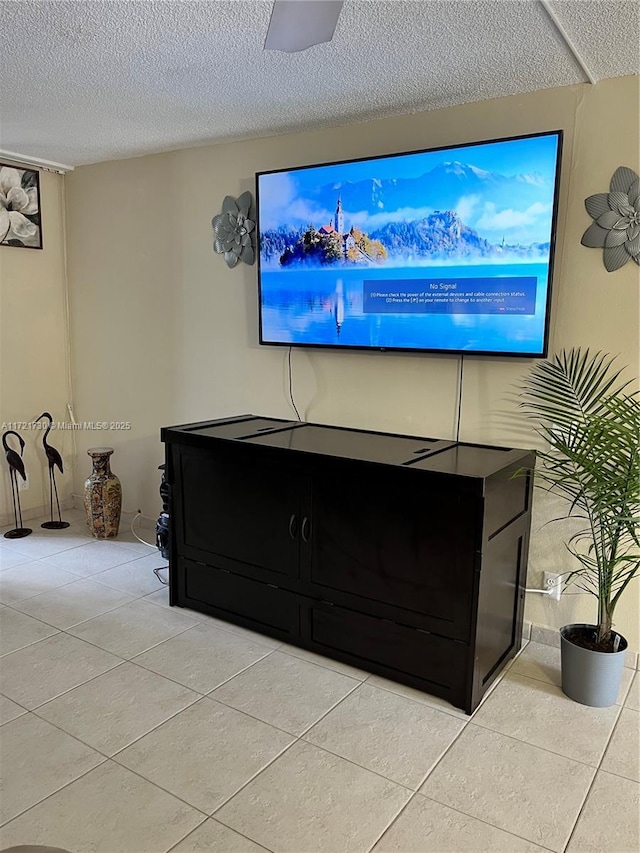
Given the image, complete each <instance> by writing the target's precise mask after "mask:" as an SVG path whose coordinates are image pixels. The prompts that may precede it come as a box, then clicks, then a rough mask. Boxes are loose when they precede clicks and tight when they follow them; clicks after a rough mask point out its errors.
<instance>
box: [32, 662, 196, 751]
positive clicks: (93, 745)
mask: <svg viewBox="0 0 640 853" xmlns="http://www.w3.org/2000/svg"><path fill="white" fill-rule="evenodd" d="M123 663H127V661H123ZM118 668H119V666H117V667H114V668H113V669H112V670H109V672H113V671H114V670H115V669H118ZM103 675H107V673H103ZM98 677H99V676H98ZM86 683H88V682H86ZM174 683H175V682H174ZM79 686H80V687H84V685H79ZM178 686H180V687H182V686H183V685H178ZM74 689H75V688H74ZM69 692H70V691H69ZM191 692H193V693H195V692H196V691H195V690H193V691H191ZM62 695H66V694H62ZM196 695H197V698H196V699H194V700H193V701H191V702H189V704H188V705H185V706H184V707H182V708H179V709H178V710H177V711H175V712H174V713H172V714H171V715H170V716H169V717H167V718H166V719H165V720H161V721H160V722H159V723H156V724H155V725H154V726H152V728H150V729H149V730H148V731H146V732H144V734H141V735H139V736H138V737H136V738H135V739H134V740H132V741H131V743H128V744H126V745H125V746H123V747H120V749H118V750H117V751H116V752H114V753H113V754H112V755H109V754H108V753H106V752H103V751H102V750H101V749H100V748H98V747H97V746H95V744H91V743H89V742H88V741H85V740H82V738H81V737H79V736H78V735H74V734H72V733H71V732H69V731H67V729H64V728H63V727H62V726H61V725H60V724H59V723H54V722H53V721H52V720H48V719H47V718H46V717H43V716H41V715H40V714H38V711H39V710H41V709H42V708H43V707H44V705H48V704H49V703H48V702H45V703H44V705H39V706H38V707H37V708H35V709H34V710H33V711H30V713H32V714H34V715H35V716H36V717H38V719H40V720H44V721H45V723H50V724H51V725H52V726H55V728H57V729H60V731H61V732H64V733H65V734H67V735H69V736H70V737H73V738H75V739H76V740H77V741H80V743H83V744H84V745H85V746H88V747H89V749H93V750H94V751H95V752H97V753H99V755H103V756H104V757H105V758H108V759H114V758H115V756H116V755H119V754H120V753H121V752H124V750H125V749H128V748H129V747H130V746H133V744H134V743H137V742H138V741H139V740H142V738H143V737H146V735H148V734H151V732H154V731H155V730H156V729H158V728H160V726H163V725H164V724H165V723H168V722H169V720H172V719H173V718H174V717H177V716H178V715H179V714H181V713H182V712H183V711H186V710H187V708H190V707H191V706H192V705H197V703H198V702H199V701H200V700H201V699H205V698H206V697H205V696H203V695H202V694H200V693H198V694H196ZM55 698H56V699H59V698H60V697H59V696H56V697H55ZM49 701H51V702H53V701H55V700H53V699H51V700H49ZM123 766H124V765H123Z"/></svg>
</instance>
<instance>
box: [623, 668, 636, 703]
mask: <svg viewBox="0 0 640 853" xmlns="http://www.w3.org/2000/svg"><path fill="white" fill-rule="evenodd" d="M624 704H625V707H626V708H631V709H632V710H633V711H640V673H637V672H636V673H635V675H634V677H633V682H632V683H631V687H630V688H629V692H628V693H627V697H626V699H625V700H624Z"/></svg>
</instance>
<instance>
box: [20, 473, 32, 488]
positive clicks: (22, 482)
mask: <svg viewBox="0 0 640 853" xmlns="http://www.w3.org/2000/svg"><path fill="white" fill-rule="evenodd" d="M26 477H27V479H26V480H23V479H22V477H21V476H20V475H18V490H19V491H21V492H26V490H27V489H28V488H29V475H28V474H26Z"/></svg>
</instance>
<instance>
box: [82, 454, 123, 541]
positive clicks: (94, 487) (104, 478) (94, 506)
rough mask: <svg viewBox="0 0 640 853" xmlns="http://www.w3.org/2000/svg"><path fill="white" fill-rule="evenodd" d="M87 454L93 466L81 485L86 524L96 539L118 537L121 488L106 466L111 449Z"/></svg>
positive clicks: (108, 466)
mask: <svg viewBox="0 0 640 853" xmlns="http://www.w3.org/2000/svg"><path fill="white" fill-rule="evenodd" d="M87 453H88V454H89V456H90V457H91V460H92V462H93V471H92V472H91V476H90V477H89V478H88V479H87V480H85V484H84V508H85V511H86V513H87V524H88V525H89V529H90V530H91V533H92V534H93V535H94V536H95V538H96V539H113V538H114V536H117V535H118V527H119V525H120V512H121V510H122V486H121V485H120V480H119V479H118V478H117V477H116V475H115V474H113V473H112V471H111V467H110V465H109V457H110V456H111V454H112V453H113V447H90V448H89V449H88V450H87Z"/></svg>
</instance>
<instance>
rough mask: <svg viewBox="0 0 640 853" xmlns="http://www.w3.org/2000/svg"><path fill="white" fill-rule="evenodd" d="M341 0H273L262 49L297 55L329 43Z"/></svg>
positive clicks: (340, 7)
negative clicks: (316, 45)
mask: <svg viewBox="0 0 640 853" xmlns="http://www.w3.org/2000/svg"><path fill="white" fill-rule="evenodd" d="M342 6H343V3H342V0H275V3H274V4H273V11H272V12H271V20H270V21H269V29H268V31H267V38H266V40H265V43H264V49H265V50H282V51H284V52H285V53H297V52H298V51H300V50H307V48H309V47H313V45H315V44H322V43H323V42H327V41H331V39H332V38H333V34H334V32H335V29H336V24H337V23H338V18H339V17H340V10H341V9H342Z"/></svg>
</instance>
